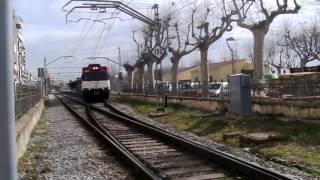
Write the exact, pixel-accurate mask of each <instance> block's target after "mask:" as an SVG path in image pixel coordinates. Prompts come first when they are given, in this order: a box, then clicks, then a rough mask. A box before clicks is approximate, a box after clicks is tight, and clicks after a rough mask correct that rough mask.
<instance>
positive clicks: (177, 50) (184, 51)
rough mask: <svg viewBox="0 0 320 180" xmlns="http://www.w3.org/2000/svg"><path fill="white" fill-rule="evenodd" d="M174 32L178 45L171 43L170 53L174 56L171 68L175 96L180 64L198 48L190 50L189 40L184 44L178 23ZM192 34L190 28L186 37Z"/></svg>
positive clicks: (171, 58) (194, 47)
mask: <svg viewBox="0 0 320 180" xmlns="http://www.w3.org/2000/svg"><path fill="white" fill-rule="evenodd" d="M174 31H175V34H176V37H175V38H174V39H175V41H176V43H175V44H176V45H175V46H173V45H172V44H171V43H169V48H168V49H169V52H170V53H171V54H172V56H171V57H170V60H171V63H172V67H171V83H172V93H173V95H177V84H178V70H179V63H180V60H181V58H182V57H183V56H186V55H188V54H190V53H191V52H193V51H195V50H196V49H197V48H198V47H197V46H193V47H191V48H189V49H188V46H189V45H190V44H189V43H188V39H186V41H185V42H184V45H183V44H182V42H181V41H182V40H181V39H182V38H181V33H180V30H179V25H178V23H177V22H176V23H175V24H174ZM189 33H190V26H188V32H187V35H186V37H188V35H189ZM167 37H168V38H169V36H167Z"/></svg>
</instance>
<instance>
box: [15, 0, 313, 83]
mask: <svg viewBox="0 0 320 180" xmlns="http://www.w3.org/2000/svg"><path fill="white" fill-rule="evenodd" d="M187 1H191V0H175V1H173V2H175V4H179V3H180V4H183V6H182V5H180V6H182V7H185V9H187V8H188V7H187V6H185V4H186V2H187ZM66 2H67V0H53V1H52V0H14V5H13V7H14V10H15V14H16V15H17V16H21V17H22V19H23V23H24V24H23V30H22V32H23V36H24V43H25V47H26V49H27V60H26V61H27V68H28V69H29V70H30V71H31V72H32V73H33V76H34V77H36V75H37V74H36V69H37V68H38V67H42V66H43V58H44V57H47V59H48V62H50V61H51V60H54V59H55V58H57V57H60V56H66V55H73V56H74V57H75V58H76V60H74V59H71V58H69V59H61V60H59V61H57V62H55V63H52V64H50V66H49V67H52V68H53V67H62V66H63V67H81V66H84V65H86V64H88V63H93V62H95V63H105V61H103V60H95V61H94V60H88V59H85V58H84V57H88V56H105V57H108V58H111V59H114V60H118V47H120V48H121V55H122V59H123V60H130V61H132V62H134V60H135V59H134V58H130V57H134V56H136V46H135V44H134V43H133V40H132V31H133V30H137V29H141V28H142V27H143V24H142V23H140V22H138V21H137V20H133V19H131V17H130V16H127V15H124V14H122V13H120V14H118V12H115V11H113V10H109V11H108V13H106V15H105V16H104V17H109V16H110V13H116V15H117V16H118V17H120V18H121V19H122V20H124V21H120V20H119V19H113V20H108V21H106V22H107V23H106V24H103V23H93V22H90V21H80V22H79V23H67V24H66V19H65V12H63V11H62V10H61V8H62V6H63V5H64V4H65V3H66ZM124 2H126V3H129V5H131V6H132V7H134V8H135V9H137V10H138V11H140V12H141V13H143V14H145V15H147V16H149V17H152V11H151V10H150V7H151V6H152V4H154V3H158V4H160V8H161V7H162V8H163V9H165V8H164V7H168V6H169V4H170V3H171V2H172V0H171V2H169V1H168V0H165V1H164V0H163V1H161V0H126V1H124ZM304 4H305V5H307V6H305V7H304V8H303V10H302V11H301V12H300V13H299V14H298V15H290V16H286V15H284V16H281V17H280V16H279V17H278V18H276V19H275V21H274V22H273V23H272V25H271V27H270V32H269V33H268V36H271V35H277V34H278V33H279V31H280V29H281V27H282V24H283V22H284V21H287V22H290V23H291V24H293V25H297V24H299V23H304V22H305V21H308V20H310V19H314V17H315V15H316V14H317V13H318V16H319V12H317V11H319V8H316V7H314V6H311V5H309V4H308V3H304ZM163 9H162V10H163ZM160 12H161V11H160ZM81 17H86V18H100V19H101V18H103V17H102V15H97V14H92V13H91V14H90V13H77V14H73V15H72V16H70V17H69V18H70V20H77V19H79V18H81ZM229 36H233V37H234V38H236V39H237V51H238V54H239V56H240V57H241V58H245V57H246V52H245V51H244V47H245V46H247V44H248V43H251V42H252V35H251V33H250V32H249V31H247V30H245V29H241V28H235V29H234V30H233V31H232V32H231V33H227V34H226V35H225V36H224V37H223V38H221V40H219V41H218V42H217V43H215V44H214V45H212V46H211V47H210V50H209V60H210V61H212V62H218V61H221V60H222V58H223V57H227V56H229V54H230V52H229V51H228V49H227V47H226V42H225V39H226V37H229ZM198 59H199V52H195V53H193V54H190V55H189V56H188V57H186V58H185V60H183V61H182V64H183V65H184V66H188V65H190V64H192V61H194V60H198ZM164 64H165V65H166V64H167V65H168V64H169V61H168V58H167V59H166V60H165V61H164ZM109 65H110V66H112V67H113V70H114V71H116V70H117V68H116V66H115V65H112V64H109ZM80 71H81V69H80V68H74V69H61V68H59V69H50V72H51V73H53V74H55V76H56V77H57V78H63V79H74V78H75V77H77V76H79V73H77V72H80ZM68 72H74V73H68ZM58 73H61V74H58Z"/></svg>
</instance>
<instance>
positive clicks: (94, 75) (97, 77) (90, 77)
mask: <svg viewBox="0 0 320 180" xmlns="http://www.w3.org/2000/svg"><path fill="white" fill-rule="evenodd" d="M108 79H109V76H108V73H106V72H85V73H83V74H82V80H83V81H103V80H108Z"/></svg>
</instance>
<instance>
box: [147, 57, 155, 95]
mask: <svg viewBox="0 0 320 180" xmlns="http://www.w3.org/2000/svg"><path fill="white" fill-rule="evenodd" d="M153 64H154V62H153V60H152V59H150V58H149V60H148V63H147V71H148V92H149V93H151V94H152V93H153V92H154V71H153Z"/></svg>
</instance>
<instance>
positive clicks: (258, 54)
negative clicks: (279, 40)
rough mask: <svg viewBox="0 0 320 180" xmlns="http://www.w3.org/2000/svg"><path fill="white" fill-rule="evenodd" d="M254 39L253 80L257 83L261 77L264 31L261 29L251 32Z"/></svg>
mask: <svg viewBox="0 0 320 180" xmlns="http://www.w3.org/2000/svg"><path fill="white" fill-rule="evenodd" d="M251 32H252V34H253V39H254V46H253V49H254V50H253V51H254V54H253V57H254V61H253V66H254V72H253V79H254V80H255V81H258V80H259V79H261V78H262V76H263V46H264V38H265V35H266V33H265V32H266V30H265V29H263V28H257V29H253V30H251Z"/></svg>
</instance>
